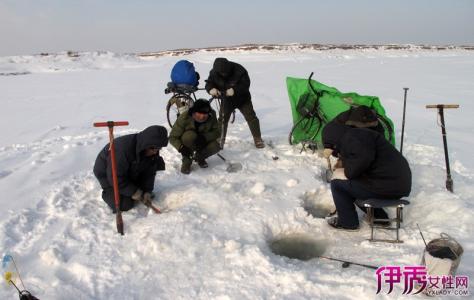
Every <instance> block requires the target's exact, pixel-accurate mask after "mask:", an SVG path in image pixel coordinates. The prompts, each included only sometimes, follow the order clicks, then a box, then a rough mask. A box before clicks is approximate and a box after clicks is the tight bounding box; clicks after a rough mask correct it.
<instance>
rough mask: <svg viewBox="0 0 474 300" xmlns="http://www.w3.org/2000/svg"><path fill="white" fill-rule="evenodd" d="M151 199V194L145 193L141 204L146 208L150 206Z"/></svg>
mask: <svg viewBox="0 0 474 300" xmlns="http://www.w3.org/2000/svg"><path fill="white" fill-rule="evenodd" d="M152 199H153V194H152V193H149V192H146V193H144V194H143V200H142V202H143V204H145V205H146V206H150V204H151V200H152Z"/></svg>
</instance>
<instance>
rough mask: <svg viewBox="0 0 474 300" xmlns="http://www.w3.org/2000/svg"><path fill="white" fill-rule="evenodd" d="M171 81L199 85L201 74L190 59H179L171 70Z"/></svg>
mask: <svg viewBox="0 0 474 300" xmlns="http://www.w3.org/2000/svg"><path fill="white" fill-rule="evenodd" d="M171 81H172V82H173V83H174V84H187V85H191V86H198V85H199V74H198V73H197V72H196V69H194V65H193V63H192V62H190V61H188V60H180V61H178V62H177V63H176V64H175V65H174V67H173V69H172V70H171Z"/></svg>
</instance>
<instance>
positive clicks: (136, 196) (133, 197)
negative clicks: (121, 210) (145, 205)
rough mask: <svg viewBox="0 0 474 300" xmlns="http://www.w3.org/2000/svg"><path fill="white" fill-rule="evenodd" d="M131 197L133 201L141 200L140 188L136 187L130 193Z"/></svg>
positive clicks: (141, 192)
mask: <svg viewBox="0 0 474 300" xmlns="http://www.w3.org/2000/svg"><path fill="white" fill-rule="evenodd" d="M132 199H133V200H135V201H142V199H143V191H142V190H141V189H137V190H136V191H135V193H133V195H132Z"/></svg>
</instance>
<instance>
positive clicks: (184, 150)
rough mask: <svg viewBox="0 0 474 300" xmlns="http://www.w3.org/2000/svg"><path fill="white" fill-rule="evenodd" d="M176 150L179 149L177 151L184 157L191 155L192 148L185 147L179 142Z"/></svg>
mask: <svg viewBox="0 0 474 300" xmlns="http://www.w3.org/2000/svg"><path fill="white" fill-rule="evenodd" d="M178 151H179V153H181V154H182V155H183V156H186V157H191V156H193V150H191V149H190V148H188V147H186V146H185V145H184V144H181V146H179V149H178Z"/></svg>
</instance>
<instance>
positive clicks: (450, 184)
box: [426, 104, 459, 193]
mask: <svg viewBox="0 0 474 300" xmlns="http://www.w3.org/2000/svg"><path fill="white" fill-rule="evenodd" d="M426 108H437V109H438V113H439V117H440V121H441V134H442V135H443V146H444V160H445V161H446V189H447V190H448V191H450V192H451V193H452V192H453V179H452V178H451V170H450V168H449V155H448V140H447V138H446V125H445V124H444V109H445V108H459V104H430V105H426Z"/></svg>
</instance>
